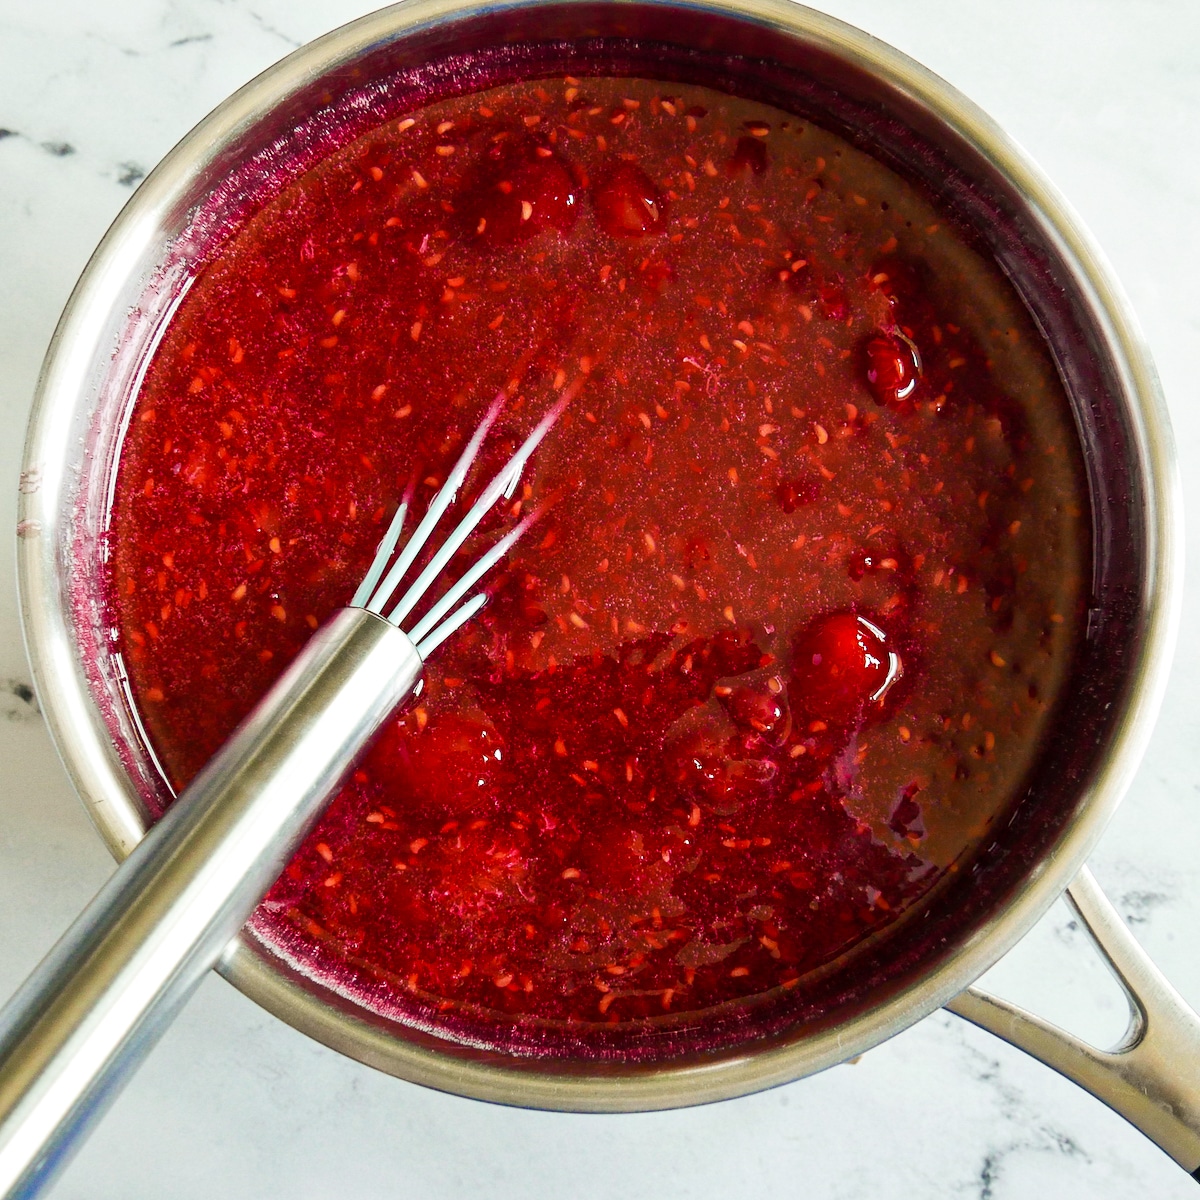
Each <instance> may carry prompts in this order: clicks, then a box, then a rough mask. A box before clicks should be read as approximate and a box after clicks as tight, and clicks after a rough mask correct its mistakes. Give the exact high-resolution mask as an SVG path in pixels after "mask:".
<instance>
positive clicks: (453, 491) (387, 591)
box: [366, 392, 507, 624]
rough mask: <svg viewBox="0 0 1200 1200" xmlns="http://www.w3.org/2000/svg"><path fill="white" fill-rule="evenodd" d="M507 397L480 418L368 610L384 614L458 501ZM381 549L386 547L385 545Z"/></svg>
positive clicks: (495, 401) (369, 603)
mask: <svg viewBox="0 0 1200 1200" xmlns="http://www.w3.org/2000/svg"><path fill="white" fill-rule="evenodd" d="M506 399H507V397H506V395H505V393H504V392H500V393H499V394H498V395H497V396H496V398H495V400H493V401H492V403H491V404H490V405H489V406H488V410H487V412H486V413H485V414H484V417H483V420H482V421H480V422H479V428H478V429H476V430H475V432H474V433H473V434H472V435H471V440H470V441H469V442H468V443H467V444H466V447H465V448H464V449H463V452H462V454H460V455H459V457H458V462H456V463H455V464H454V467H453V468H452V469H451V471H450V474H449V475H448V476H447V477H446V482H445V483H444V484H442V486H441V487H440V488H439V489H438V491H437V494H436V495H435V496H434V497H433V499H432V500H431V501H430V502H429V510H428V512H426V514H425V516H424V517H423V518H422V519H421V523H420V524H419V525H418V526H417V527H416V529H415V530H414V531H413V534H412V536H411V537H410V538H409V539H408V541H407V542H406V543H405V546H404V549H403V550H401V552H400V557H399V558H398V559H396V561H395V562H394V563H393V564H392V568H391V570H390V571H388V573H387V575H386V576H385V577H384V580H383V582H382V583H381V584H380V585H379V588H378V590H377V591H376V592H375V594H374V595H373V596H372V597H371V599H370V601H369V602H368V604H367V605H366V608H367V611H368V612H373V613H377V614H382V612H383V609H384V606H385V605H386V604H387V602H388V600H390V599H391V596H392V593H393V592H394V591H395V590H396V588H397V586H398V585H399V583H400V581H401V580H402V579H403V578H404V575H405V573H406V572H407V571H408V569H409V567H411V566H412V564H413V562H414V560H415V559H416V557H417V555H418V554H420V553H421V550H422V549H423V548H424V546H425V543H426V542H427V541H428V540H429V535H430V534H431V533H432V532H433V530H434V527H435V526H436V525H437V523H438V522H439V521H440V520H441V519H442V517H443V516H444V515H445V512H446V509H448V508H449V507H450V505H451V504H452V503H453V502H454V499H455V497H456V496H457V495H458V489H459V488H460V487H462V485H463V481H464V480H465V479H466V477H467V472H468V471H469V470H470V469H471V464H472V463H474V461H475V459H476V457H478V455H479V448H480V446H482V445H483V439H484V438H485V437H487V434H488V430H489V429H491V427H492V425H493V423H494V422H495V420H496V418H497V417H498V416H499V415H500V410H501V409H502V408H503V407H504V402H505V400H506ZM380 549H381V550H382V547H381V548H380ZM385 561H386V559H385ZM389 619H390V618H389ZM393 624H395V622H393Z"/></svg>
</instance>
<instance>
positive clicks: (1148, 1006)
mask: <svg viewBox="0 0 1200 1200" xmlns="http://www.w3.org/2000/svg"><path fill="white" fill-rule="evenodd" d="M1067 898H1068V900H1069V901H1070V903H1071V906H1072V908H1074V910H1075V911H1076V913H1078V915H1079V919H1080V920H1081V921H1082V922H1083V926H1084V928H1085V929H1086V930H1087V932H1088V934H1089V936H1090V937H1091V939H1092V941H1093V942H1094V943H1095V945H1096V948H1097V949H1098V950H1099V951H1100V954H1101V955H1102V956H1103V957H1104V960H1105V962H1107V963H1108V965H1109V967H1110V968H1111V970H1112V972H1113V974H1114V975H1115V976H1116V977H1117V981H1118V982H1119V983H1120V985H1121V987H1122V989H1123V990H1124V992H1125V995H1126V997H1127V998H1128V1000H1129V1025H1128V1027H1127V1028H1126V1030H1125V1033H1124V1035H1123V1036H1122V1038H1121V1039H1120V1041H1119V1042H1118V1043H1117V1045H1116V1046H1114V1047H1113V1048H1112V1049H1111V1050H1098V1049H1096V1047H1094V1046H1091V1045H1089V1044H1088V1043H1087V1042H1084V1041H1081V1040H1080V1039H1079V1038H1077V1037H1074V1036H1072V1035H1071V1034H1069V1033H1067V1032H1066V1030H1064V1029H1060V1028H1059V1027H1058V1026H1057V1025H1052V1024H1051V1023H1050V1022H1049V1021H1043V1020H1042V1019H1041V1018H1040V1017H1038V1016H1035V1015H1034V1014H1033V1013H1030V1012H1027V1011H1026V1010H1025V1009H1022V1008H1018V1007H1017V1006H1016V1005H1015V1004H1010V1003H1009V1002H1008V1001H1007V1000H1001V999H1000V998H999V997H998V996H991V995H989V994H988V993H987V992H984V991H981V990H980V989H979V988H968V989H967V990H966V991H965V992H963V993H962V995H960V996H957V997H956V998H955V999H954V1000H952V1001H951V1002H950V1003H949V1004H948V1005H947V1006H946V1007H947V1008H949V1009H950V1011H951V1012H954V1013H957V1014H958V1016H960V1017H963V1018H965V1019H966V1020H968V1021H970V1022H972V1023H973V1024H975V1025H978V1026H980V1027H981V1028H982V1029H986V1030H988V1031H989V1032H990V1033H994V1034H995V1035H996V1036H997V1037H1001V1038H1003V1039H1004V1040H1005V1041H1006V1042H1011V1043H1012V1044H1013V1045H1014V1046H1017V1047H1019V1048H1020V1049H1021V1050H1024V1051H1025V1052H1026V1053H1027V1054H1031V1055H1033V1057H1034V1058H1036V1059H1039V1060H1040V1061H1042V1062H1044V1063H1045V1064H1046V1065H1047V1066H1049V1067H1053V1068H1054V1069H1055V1070H1056V1071H1058V1072H1060V1073H1061V1074H1063V1075H1065V1076H1066V1077H1067V1078H1068V1079H1071V1080H1073V1081H1074V1082H1075V1083H1077V1084H1079V1086H1080V1087H1083V1088H1086V1089H1087V1090H1088V1091H1089V1092H1091V1093H1092V1095H1093V1096H1095V1097H1096V1098H1097V1099H1099V1100H1103V1101H1104V1103H1105V1104H1107V1105H1108V1106H1109V1108H1111V1109H1113V1110H1114V1111H1115V1112H1118V1113H1120V1114H1121V1116H1123V1117H1124V1118H1125V1119H1126V1120H1127V1121H1129V1122H1131V1123H1132V1124H1133V1125H1135V1126H1136V1127H1137V1128H1138V1129H1140V1130H1141V1131H1142V1132H1143V1133H1144V1134H1145V1135H1146V1136H1147V1137H1148V1138H1150V1139H1151V1141H1153V1142H1155V1143H1157V1144H1158V1145H1159V1146H1161V1147H1162V1148H1163V1149H1164V1150H1165V1151H1166V1152H1167V1153H1168V1154H1169V1155H1170V1156H1171V1157H1172V1158H1173V1159H1174V1160H1175V1161H1176V1162H1177V1163H1178V1164H1179V1165H1180V1166H1181V1167H1183V1169H1184V1170H1185V1171H1187V1172H1188V1173H1189V1174H1191V1175H1192V1176H1193V1178H1195V1179H1196V1180H1197V1181H1198V1182H1200V1017H1198V1016H1197V1015H1196V1013H1195V1012H1193V1011H1192V1009H1191V1008H1189V1007H1188V1005H1187V1004H1186V1003H1185V1002H1184V1000H1183V997H1182V996H1180V995H1179V993H1178V992H1177V991H1176V990H1175V989H1174V988H1173V987H1172V986H1171V985H1170V984H1169V983H1168V982H1167V980H1166V979H1165V978H1164V977H1163V974H1162V972H1161V971H1159V969H1158V968H1157V967H1156V966H1155V965H1154V963H1153V962H1151V961H1150V958H1149V956H1148V955H1147V954H1146V952H1145V951H1144V950H1143V949H1142V948H1141V946H1139V945H1138V943H1137V941H1136V939H1135V938H1134V937H1133V935H1132V934H1131V933H1130V932H1129V930H1128V929H1127V928H1126V926H1125V922H1124V921H1123V920H1122V919H1121V916H1120V914H1119V913H1118V912H1117V910H1116V909H1115V908H1113V906H1112V904H1110V903H1109V900H1108V898H1107V897H1106V896H1105V895H1104V893H1103V892H1102V891H1101V890H1100V885H1099V884H1098V883H1097V882H1096V880H1095V878H1094V876H1093V875H1092V873H1091V871H1089V870H1088V869H1087V868H1086V867H1084V868H1083V869H1082V870H1081V871H1080V872H1079V874H1078V876H1076V878H1075V881H1074V882H1073V883H1072V884H1071V886H1070V887H1069V888H1067Z"/></svg>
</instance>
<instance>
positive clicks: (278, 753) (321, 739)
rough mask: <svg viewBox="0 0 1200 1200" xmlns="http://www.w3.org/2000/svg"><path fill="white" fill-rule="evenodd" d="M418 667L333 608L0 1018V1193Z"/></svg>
mask: <svg viewBox="0 0 1200 1200" xmlns="http://www.w3.org/2000/svg"><path fill="white" fill-rule="evenodd" d="M420 676H421V659H420V656H419V655H418V653H417V651H416V648H415V647H414V646H413V644H412V642H411V641H409V639H408V638H407V637H406V636H405V635H404V634H403V633H401V632H400V630H398V629H396V628H395V627H394V626H392V625H389V624H388V623H387V622H386V621H384V620H382V619H381V618H379V617H376V616H373V615H372V614H370V613H367V612H364V611H363V610H361V609H351V608H347V609H342V610H341V611H340V612H338V613H337V614H335V616H334V617H333V618H332V619H331V620H330V621H328V622H327V623H326V624H325V625H324V626H322V628H321V629H320V630H318V632H317V633H316V634H315V635H314V636H313V637H312V639H311V640H310V641H309V642H308V644H307V645H306V647H305V648H304V650H303V651H301V653H300V655H299V656H298V657H297V658H296V660H295V661H294V662H293V663H292V664H291V666H290V667H289V668H288V670H287V671H286V672H285V673H284V674H283V676H282V677H281V678H280V680H279V681H278V683H276V685H275V686H274V687H273V688H272V689H271V691H270V692H269V693H268V694H267V696H266V697H265V698H264V699H263V700H262V702H261V703H260V704H259V705H258V706H257V707H256V708H255V709H254V711H253V712H252V713H251V714H250V715H249V716H248V717H247V718H246V720H245V721H243V722H242V724H241V725H239V726H238V728H237V730H236V731H235V732H234V734H233V736H232V737H231V738H230V739H229V741H228V742H226V744H225V745H224V747H223V748H222V749H221V750H220V751H219V752H218V753H217V755H216V756H215V757H214V758H213V759H212V760H211V761H210V762H209V763H208V765H207V766H206V767H205V768H204V770H203V771H201V772H200V774H199V775H198V776H197V777H196V779H195V780H194V781H193V782H192V784H191V785H190V786H189V787H188V788H187V789H186V790H185V791H184V792H183V793H182V794H181V795H180V796H179V797H178V799H177V800H176V801H175V803H174V804H173V805H172V806H171V808H170V809H169V810H168V812H167V813H166V815H165V816H164V817H163V818H162V820H161V821H159V822H158V823H157V824H156V825H155V826H153V828H151V830H150V831H149V832H148V833H147V834H146V836H145V838H144V839H143V840H142V841H141V843H139V845H138V846H137V847H136V848H135V849H134V851H133V853H132V854H131V855H130V856H129V857H128V858H127V859H126V860H125V862H124V863H122V864H121V866H120V867H119V868H118V869H117V871H116V873H115V874H114V875H113V876H112V878H111V879H109V881H108V882H107V883H106V884H105V885H104V887H103V888H102V889H101V890H100V892H99V893H98V894H97V896H96V898H95V899H94V900H93V901H92V902H91V904H89V905H88V907H87V908H86V909H85V910H84V912H83V914H82V915H81V916H80V917H79V918H78V920H76V921H75V923H74V924H73V925H72V926H71V928H70V929H69V930H68V931H67V932H66V934H65V935H64V936H63V937H62V938H61V939H60V941H59V942H58V943H57V945H55V946H54V948H53V949H52V950H51V951H50V953H49V954H48V955H47V957H46V958H45V959H44V960H43V961H42V962H41V964H40V965H39V966H38V967H37V968H36V969H35V971H34V972H33V974H32V975H31V976H30V977H29V979H28V980H26V982H25V983H24V984H23V985H22V986H21V988H20V989H19V990H18V992H17V993H16V995H15V996H14V997H13V999H12V1000H11V1001H10V1002H9V1003H8V1005H7V1006H6V1007H5V1008H4V1009H3V1011H2V1012H0V1195H3V1196H4V1197H29V1196H33V1195H34V1194H36V1193H37V1192H38V1191H39V1190H40V1189H41V1188H42V1187H43V1186H44V1185H45V1184H46V1183H47V1182H48V1181H49V1180H50V1178H51V1177H52V1176H53V1175H54V1174H55V1173H56V1171H57V1170H58V1169H59V1168H60V1167H61V1166H62V1165H64V1164H65V1162H66V1160H67V1159H68V1158H69V1156H70V1154H71V1152H72V1150H73V1149H74V1147H75V1146H76V1145H78V1143H79V1142H80V1141H81V1140H82V1136H83V1134H84V1133H85V1132H86V1130H87V1129H88V1127H89V1126H90V1124H91V1122H92V1121H94V1120H95V1119H96V1118H97V1117H99V1116H100V1114H101V1113H102V1112H103V1111H104V1109H105V1108H106V1107H107V1105H108V1103H109V1102H110V1101H111V1100H112V1099H113V1097H114V1096H115V1095H116V1093H117V1092H118V1091H119V1090H120V1087H121V1085H122V1084H123V1082H124V1081H125V1079H126V1078H127V1077H128V1076H129V1074H131V1073H132V1070H133V1068H134V1067H135V1066H136V1065H137V1064H138V1063H139V1062H140V1060H141V1058H142V1057H143V1056H144V1055H145V1054H146V1052H147V1051H148V1050H149V1049H150V1047H151V1046H152V1045H153V1044H154V1042H155V1041H156V1040H157V1038H158V1036H159V1034H160V1033H161V1032H162V1031H163V1030H164V1029H165V1028H166V1026H167V1025H168V1024H169V1023H170V1021H171V1019H172V1018H173V1017H174V1015H175V1013H176V1012H177V1011H178V1009H179V1008H180V1007H181V1006H182V1004H183V1002H184V1000H186V998H187V997H188V995H189V994H190V993H191V992H192V990H193V989H194V988H195V987H196V985H197V984H198V983H199V981H200V980H201V979H202V978H203V976H204V975H205V973H206V972H207V971H208V970H209V968H211V967H212V966H213V965H214V964H215V963H216V962H217V960H218V958H219V957H220V954H221V952H222V950H223V949H224V947H225V946H226V945H227V944H228V942H229V940H230V938H232V937H233V935H234V934H235V933H236V932H237V931H238V929H239V928H241V926H242V925H243V924H244V922H245V921H246V919H247V917H248V916H249V915H250V913H251V912H252V911H253V910H254V908H255V906H256V905H257V904H258V902H259V900H260V899H261V898H262V896H263V895H264V893H265V892H266V891H267V889H268V888H269V887H270V886H271V884H272V883H273V882H274V880H275V879H276V878H277V876H278V875H279V872H280V871H281V870H282V869H283V866H284V865H285V863H286V862H287V860H288V858H289V857H290V855H291V854H292V852H293V851H294V850H295V848H296V846H297V845H298V844H299V842H300V840H301V839H302V838H303V837H304V835H305V833H306V832H307V831H308V830H309V828H310V827H311V826H312V824H313V823H314V821H315V820H316V818H317V817H318V816H319V815H320V814H321V812H322V811H323V809H324V807H325V804H326V801H327V800H328V799H329V797H330V796H331V795H332V794H333V792H334V790H335V789H336V787H337V785H338V783H339V781H340V780H341V779H342V777H343V776H344V775H345V773H346V771H347V770H348V769H349V767H350V766H351V764H352V763H353V761H354V758H355V756H356V754H357V752H358V751H359V750H360V749H361V747H362V745H363V743H364V742H366V741H367V740H368V738H369V737H370V736H371V734H372V733H374V732H375V730H376V729H378V727H379V726H380V724H381V723H382V722H383V720H384V719H385V717H386V716H387V714H388V713H389V712H390V711H391V709H392V708H393V707H394V706H395V705H396V704H397V703H398V702H399V701H400V700H402V699H403V698H404V697H405V696H407V695H409V694H411V692H412V691H413V689H414V688H415V687H416V684H417V681H418V680H419V679H420Z"/></svg>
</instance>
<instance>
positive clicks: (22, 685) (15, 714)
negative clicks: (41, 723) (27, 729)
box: [0, 679, 41, 721]
mask: <svg viewBox="0 0 1200 1200" xmlns="http://www.w3.org/2000/svg"><path fill="white" fill-rule="evenodd" d="M40 715H41V709H40V708H38V702H37V696H36V695H35V694H34V690H33V685H32V684H31V683H27V682H26V681H25V680H24V679H5V680H4V681H3V682H0V717H3V718H4V719H5V720H8V721H34V720H37V719H38V718H39V717H40Z"/></svg>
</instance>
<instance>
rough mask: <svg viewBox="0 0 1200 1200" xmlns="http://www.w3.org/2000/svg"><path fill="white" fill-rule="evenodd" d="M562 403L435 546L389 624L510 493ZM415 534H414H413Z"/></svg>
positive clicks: (397, 620)
mask: <svg viewBox="0 0 1200 1200" xmlns="http://www.w3.org/2000/svg"><path fill="white" fill-rule="evenodd" d="M563 407H564V405H563V403H562V402H561V401H560V402H559V403H558V404H556V405H555V406H554V407H553V408H552V409H551V410H550V411H549V412H548V413H547V414H546V415H545V416H544V417H543V418H542V419H541V420H540V421H539V422H538V424H537V425H536V426H535V428H534V430H533V432H532V433H530V435H529V436H528V437H527V438H526V439H525V441H524V442H523V443H522V444H521V447H520V448H519V449H518V450H517V452H516V453H515V454H514V455H513V456H512V458H510V459H509V460H508V462H506V463H505V464H504V466H503V467H501V469H500V471H499V473H498V474H497V475H496V476H495V478H493V479H492V481H491V483H489V484H488V485H487V487H485V488H484V489H483V491H482V492H481V493H480V494H479V499H478V500H476V501H475V503H474V504H473V505H472V506H471V509H470V511H469V512H468V513H467V515H466V516H465V517H463V519H462V520H461V521H460V522H459V523H458V524H457V525H456V526H455V527H454V529H453V530H452V531H451V533H450V536H449V537H448V538H447V539H446V540H445V542H443V543H442V545H441V546H440V547H439V548H438V551H437V553H436V554H435V555H434V556H433V558H431V559H430V560H429V563H428V565H427V566H426V567H425V569H424V570H423V571H422V572H421V574H420V575H418V576H417V578H416V579H415V580H414V581H413V584H412V586H411V587H410V588H409V589H408V591H407V592H405V593H404V595H403V596H402V597H401V598H400V600H399V601H398V602H397V604H396V606H395V607H394V608H393V609H392V611H391V612H390V613H388V620H389V621H391V622H392V624H393V625H399V623H400V622H401V621H403V620H404V618H405V617H407V616H408V614H409V613H410V612H411V611H412V610H413V608H414V607H415V605H416V604H417V603H418V602H419V601H420V599H421V597H422V596H424V595H425V593H426V592H427V591H428V590H429V588H430V587H431V586H432V585H433V582H434V580H435V579H437V577H438V576H439V575H440V574H441V573H442V571H443V570H444V569H445V567H446V564H447V563H448V562H449V561H450V559H451V558H452V557H453V556H454V554H455V553H456V552H457V550H458V548H459V547H460V546H461V545H462V544H463V542H465V541H466V540H467V538H468V537H470V535H471V534H472V533H473V532H474V531H475V528H476V526H478V524H479V522H480V521H482V520H483V518H484V515H485V514H486V513H487V512H488V511H489V510H490V509H491V507H492V505H493V504H495V503H496V501H497V500H499V499H500V497H501V496H505V497H511V496H512V494H513V492H514V491H515V490H516V486H517V484H518V483H519V482H520V479H521V475H522V474H523V473H524V470H525V464H526V463H527V462H528V461H529V456H530V455H531V454H532V453H533V452H534V450H536V449H537V447H538V445H539V443H540V442H541V441H542V439H543V438H544V437H545V436H546V434H547V433H549V432H550V429H551V428H552V427H553V425H554V422H555V421H557V420H558V418H559V415H560V414H561V413H562V410H563ZM414 536H415V535H414Z"/></svg>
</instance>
